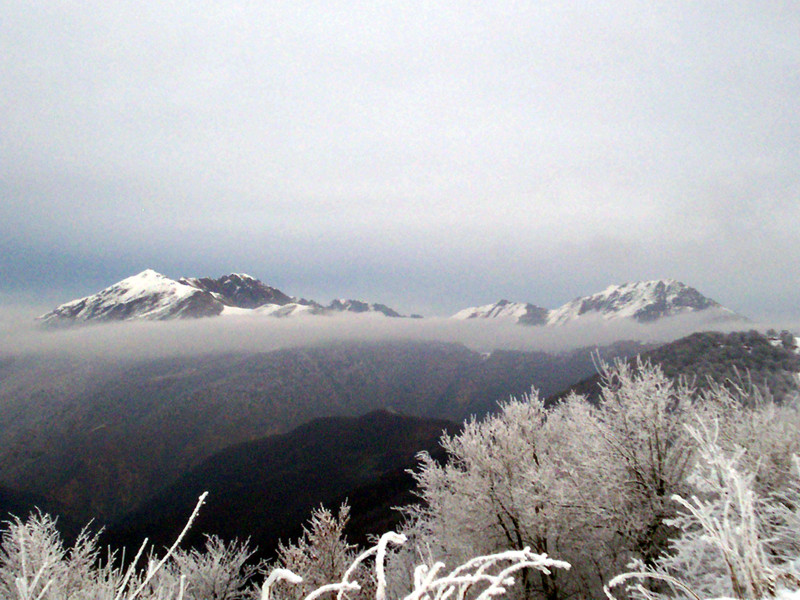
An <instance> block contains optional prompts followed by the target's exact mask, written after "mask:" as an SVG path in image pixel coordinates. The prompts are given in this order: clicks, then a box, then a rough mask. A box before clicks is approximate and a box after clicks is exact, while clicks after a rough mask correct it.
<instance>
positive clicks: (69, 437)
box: [0, 342, 643, 523]
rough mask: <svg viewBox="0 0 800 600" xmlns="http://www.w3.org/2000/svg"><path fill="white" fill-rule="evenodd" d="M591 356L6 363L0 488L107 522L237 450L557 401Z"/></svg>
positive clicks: (422, 348) (360, 355)
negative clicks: (331, 422) (338, 424)
mask: <svg viewBox="0 0 800 600" xmlns="http://www.w3.org/2000/svg"><path fill="white" fill-rule="evenodd" d="M642 348H643V346H641V345H640V344H636V343H629V344H617V345H615V346H612V347H609V348H606V349H604V350H603V351H602V352H603V356H605V357H607V358H608V357H613V356H618V355H632V354H635V353H636V352H638V351H641V350H642ZM592 351H593V350H592V349H589V348H587V349H583V350H578V351H574V352H571V353H567V354H560V355H550V354H546V353H543V352H510V351H497V352H493V353H491V354H488V355H485V354H481V353H479V352H475V351H473V350H470V349H468V348H466V347H464V346H461V345H459V344H444V343H437V342H425V343H423V342H385V343H360V344H359V343H351V344H331V345H329V346H320V347H314V348H294V349H284V350H277V351H274V352H265V353H252V354H224V355H203V356H193V357H173V358H162V359H149V360H130V361H120V362H109V361H100V360H97V359H94V360H81V359H78V358H74V357H72V358H60V359H59V358H55V357H47V358H36V357H20V358H16V359H13V360H8V361H4V362H2V363H0V484H2V485H6V486H8V487H9V488H11V489H16V490H20V491H25V492H27V493H34V494H38V495H40V496H43V497H46V498H49V499H52V500H53V501H57V502H59V503H61V504H62V505H64V506H65V507H67V508H68V509H69V511H70V516H71V518H73V519H75V520H77V521H78V522H86V521H88V520H89V519H91V518H95V519H99V520H100V522H101V523H103V522H107V520H109V519H113V518H116V517H118V516H120V515H121V514H123V513H125V512H126V511H128V510H130V509H132V508H133V507H134V506H136V505H137V504H138V503H139V502H141V501H142V500H143V499H144V498H146V497H148V496H150V495H152V494H153V493H155V492H157V491H158V490H159V489H160V488H162V487H163V486H165V485H168V484H170V483H171V482H173V481H174V480H175V479H176V478H177V477H179V476H180V475H181V474H182V473H185V472H186V471H188V470H189V469H191V468H193V467H195V466H197V465H198V464H200V462H202V461H203V460H205V459H206V458H208V457H209V456H211V455H212V454H214V453H216V452H219V451H221V450H223V449H224V448H226V447H229V446H231V445H233V444H238V443H243V442H248V441H252V440H256V439H261V438H263V437H265V436H267V435H271V434H278V433H286V432H287V431H290V430H291V429H293V428H295V427H297V426H299V425H302V424H303V423H305V422H308V421H309V420H311V419H315V418H319V417H326V416H358V415H363V414H366V413H368V412H370V411H373V410H376V409H382V408H383V409H387V410H394V411H397V412H400V413H403V414H409V415H414V416H418V417H425V418H437V419H448V420H452V421H455V422H461V421H462V420H463V419H464V418H466V417H468V416H469V415H471V414H476V415H479V416H480V415H483V414H486V413H487V412H488V411H491V410H493V409H494V408H495V406H496V403H497V401H498V400H504V399H507V398H508V397H509V396H510V395H520V394H522V393H525V392H527V391H530V389H531V387H532V386H535V387H537V388H538V389H539V390H540V391H541V393H542V394H544V395H548V394H552V393H554V392H556V391H558V390H561V389H564V388H565V387H567V386H568V385H570V384H571V383H574V382H576V381H579V380H581V379H582V378H585V377H586V376H588V375H590V374H591V373H593V372H594V363H593V359H592V356H591V355H592Z"/></svg>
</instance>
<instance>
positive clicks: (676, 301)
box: [451, 279, 743, 326]
mask: <svg viewBox="0 0 800 600" xmlns="http://www.w3.org/2000/svg"><path fill="white" fill-rule="evenodd" d="M701 311H708V312H707V314H709V316H711V317H712V318H713V319H715V320H717V319H718V320H724V319H731V320H733V319H743V317H741V316H740V315H737V314H736V313H734V312H733V311H732V310H730V309H728V308H725V307H724V306H722V305H721V304H720V303H719V302H717V301H715V300H712V299H710V298H708V297H706V296H704V295H703V294H701V293H700V292H699V291H698V290H696V289H695V288H693V287H690V286H688V285H686V284H685V283H683V282H680V281H677V280H675V279H653V280H649V281H637V282H631V283H624V284H622V285H617V284H612V285H610V286H608V287H607V288H606V289H604V290H603V291H601V292H597V293H595V294H591V295H588V296H580V297H578V298H575V299H574V300H571V301H569V302H567V303H565V304H563V305H561V306H559V307H558V308H554V309H546V308H542V307H540V306H536V305H533V304H529V303H522V302H509V301H508V300H500V301H499V302H496V303H495V304H487V305H484V306H476V307H470V308H466V309H463V310H461V311H459V312H457V313H455V314H454V315H453V316H452V317H451V318H453V319H460V320H466V319H508V320H515V321H516V322H517V323H519V324H522V325H546V326H557V325H565V324H568V323H573V322H577V321H582V320H586V319H590V318H600V319H603V320H606V321H609V320H616V319H632V320H634V321H637V322H639V323H652V322H654V321H657V320H658V319H661V318H663V317H671V316H676V315H680V314H687V313H697V312H701ZM712 313H713V314H712Z"/></svg>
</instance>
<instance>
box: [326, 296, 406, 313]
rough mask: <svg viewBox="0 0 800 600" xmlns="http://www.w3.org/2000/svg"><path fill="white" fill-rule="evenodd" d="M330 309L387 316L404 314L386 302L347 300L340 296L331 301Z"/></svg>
mask: <svg viewBox="0 0 800 600" xmlns="http://www.w3.org/2000/svg"><path fill="white" fill-rule="evenodd" d="M328 310H332V311H336V312H353V313H380V314H382V315H384V316H387V317H400V316H402V315H401V314H400V313H398V312H397V311H396V310H394V309H391V308H389V307H388V306H386V305H385V304H376V303H371V304H370V303H367V302H362V301H361V300H347V299H344V298H340V299H337V300H334V301H333V302H331V303H330V304H329V305H328Z"/></svg>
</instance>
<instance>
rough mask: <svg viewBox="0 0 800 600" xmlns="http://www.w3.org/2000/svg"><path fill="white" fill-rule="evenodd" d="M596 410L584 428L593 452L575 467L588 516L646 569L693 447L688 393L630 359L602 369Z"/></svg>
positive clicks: (661, 542)
mask: <svg viewBox="0 0 800 600" xmlns="http://www.w3.org/2000/svg"><path fill="white" fill-rule="evenodd" d="M602 377H603V379H602V393H601V398H600V402H599V406H598V409H597V410H596V411H594V412H593V413H592V415H591V417H592V418H590V419H588V420H587V421H586V422H585V428H586V435H588V436H590V438H591V440H592V453H591V454H590V455H588V456H586V460H581V462H580V464H579V465H577V468H578V469H579V471H580V472H581V473H582V474H583V477H584V479H585V481H586V483H587V486H586V487H587V490H586V491H585V492H584V494H585V493H587V492H588V493H591V494H592V495H593V497H594V498H595V507H596V510H595V514H596V516H597V518H598V519H601V520H603V522H604V525H605V527H606V528H608V529H610V530H612V531H614V532H616V533H617V534H618V535H619V537H620V541H621V542H622V544H623V546H624V547H625V548H626V549H628V550H629V551H631V552H633V553H635V554H636V555H638V556H640V557H642V559H643V560H644V561H645V563H648V564H649V563H652V562H653V561H654V560H655V558H656V557H657V556H658V555H659V554H660V552H661V550H662V549H663V548H664V547H665V544H666V542H667V539H668V536H669V534H670V531H671V529H670V527H669V526H668V525H667V524H666V520H667V519H669V518H670V517H672V516H674V514H675V506H674V504H673V502H672V500H671V498H672V496H673V495H674V494H676V493H681V492H682V491H684V490H685V486H686V476H687V475H688V473H689V470H690V469H691V465H692V460H693V453H694V449H695V442H694V441H693V440H692V439H691V437H690V436H689V434H688V432H687V431H686V428H685V424H686V423H688V422H689V421H690V420H691V419H693V417H694V414H695V408H694V406H693V402H692V399H693V390H692V389H691V388H690V387H689V386H688V385H686V384H685V383H684V382H681V381H679V382H675V381H673V380H672V379H670V378H668V377H666V376H665V375H664V373H663V371H662V370H661V368H660V367H659V366H658V365H652V364H649V363H647V362H643V361H640V360H637V361H636V363H634V364H631V363H628V362H622V361H619V362H617V363H615V364H614V365H613V367H608V366H604V368H603V371H602Z"/></svg>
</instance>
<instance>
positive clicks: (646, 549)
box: [407, 362, 695, 600]
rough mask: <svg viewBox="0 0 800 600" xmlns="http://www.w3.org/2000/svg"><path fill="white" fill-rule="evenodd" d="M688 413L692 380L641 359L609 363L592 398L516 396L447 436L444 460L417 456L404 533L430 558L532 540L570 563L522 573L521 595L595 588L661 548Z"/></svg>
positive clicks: (683, 455) (687, 447)
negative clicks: (555, 401) (549, 402)
mask: <svg viewBox="0 0 800 600" xmlns="http://www.w3.org/2000/svg"><path fill="white" fill-rule="evenodd" d="M694 412H695V409H694V407H693V405H692V390H691V389H690V388H689V387H688V386H686V385H683V384H676V383H675V382H673V381H672V380H670V379H669V378H667V377H666V376H665V375H664V374H663V373H662V371H661V370H660V369H659V368H658V367H657V366H654V365H650V364H647V363H642V362H639V363H635V364H633V365H631V364H628V363H623V362H620V363H617V364H615V365H613V366H611V367H606V368H605V370H604V372H603V385H602V394H601V398H600V401H599V405H598V406H594V407H593V406H591V405H590V404H589V403H588V402H587V401H586V399H585V398H583V397H581V396H577V395H574V394H573V395H571V396H568V397H567V398H566V399H565V400H563V401H562V402H561V404H560V405H558V406H556V407H554V408H550V409H545V407H544V403H543V401H542V400H541V399H540V398H539V397H538V396H537V395H536V394H531V395H529V396H525V397H523V398H522V399H519V400H516V399H512V400H510V401H509V402H506V403H503V404H501V406H500V410H499V412H498V413H497V414H495V415H492V416H489V417H487V418H486V419H484V420H482V421H477V420H474V419H473V420H471V421H470V422H468V423H466V424H465V427H464V429H463V431H462V432H461V433H459V434H458V435H455V436H445V437H443V438H442V446H443V447H444V449H445V450H446V451H447V453H448V455H449V460H448V461H447V462H446V463H445V464H439V463H437V462H436V461H435V460H433V459H432V458H431V457H430V456H428V455H427V454H423V455H422V456H421V463H420V467H419V470H418V471H417V472H416V474H415V477H416V479H417V484H418V488H419V494H420V496H421V497H422V500H423V504H422V505H421V506H420V507H417V508H414V509H411V510H410V516H411V517H412V518H411V524H410V525H409V528H408V531H407V533H408V534H409V535H413V539H414V540H415V544H416V546H417V547H418V549H419V551H420V552H422V553H423V556H425V553H428V560H445V561H463V560H466V558H467V557H469V556H473V555H475V554H484V553H489V552H497V551H499V550H500V549H503V548H517V549H519V548H522V547H524V546H530V547H531V548H532V549H533V550H534V551H535V552H540V553H548V554H550V555H553V556H558V557H560V558H564V559H566V560H568V561H569V562H570V563H572V564H573V569H572V570H571V571H570V573H569V574H567V575H565V574H563V573H554V574H544V573H541V572H539V573H528V572H526V573H523V576H522V578H523V586H522V589H523V590H524V592H525V595H526V596H527V597H542V598H548V599H551V600H554V599H557V598H565V597H573V596H578V597H581V596H582V597H592V596H594V595H596V594H597V593H602V592H601V589H602V584H603V583H604V582H605V580H606V579H607V578H608V577H609V576H610V575H612V574H613V573H615V572H617V569H618V568H620V567H621V566H622V565H624V564H626V563H627V562H628V561H629V560H630V558H631V557H632V556H639V557H642V558H643V559H644V560H645V561H646V562H647V563H648V564H650V563H652V562H653V561H654V560H655V559H656V557H657V556H658V555H659V554H660V552H661V550H662V549H663V548H664V547H666V543H667V540H668V537H669V533H670V532H671V531H672V530H671V528H670V527H669V526H668V525H667V524H666V520H667V519H669V518H671V517H673V516H674V515H675V510H676V508H677V507H676V505H674V503H672V501H671V500H670V498H671V496H672V495H673V494H675V493H679V492H681V491H683V490H684V489H685V486H686V483H685V480H686V475H687V473H688V471H689V468H690V466H691V464H692V456H693V452H694V442H693V441H692V439H691V438H690V436H689V435H688V434H687V432H686V430H685V428H684V424H685V423H686V422H687V420H688V419H689V418H691V416H692V415H693V414H694Z"/></svg>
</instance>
